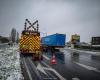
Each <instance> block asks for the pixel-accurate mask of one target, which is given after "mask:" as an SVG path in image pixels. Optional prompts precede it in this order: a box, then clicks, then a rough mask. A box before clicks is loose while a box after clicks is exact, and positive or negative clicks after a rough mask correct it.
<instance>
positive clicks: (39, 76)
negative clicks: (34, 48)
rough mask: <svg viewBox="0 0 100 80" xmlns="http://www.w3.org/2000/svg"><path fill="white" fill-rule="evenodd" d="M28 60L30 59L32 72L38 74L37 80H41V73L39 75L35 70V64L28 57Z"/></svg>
mask: <svg viewBox="0 0 100 80" xmlns="http://www.w3.org/2000/svg"><path fill="white" fill-rule="evenodd" d="M28 60H29V61H30V63H31V65H32V67H33V69H34V72H35V73H36V75H37V76H38V78H39V80H43V79H42V77H41V75H40V74H39V72H38V71H37V69H36V66H35V65H34V63H33V62H32V61H31V60H30V58H28Z"/></svg>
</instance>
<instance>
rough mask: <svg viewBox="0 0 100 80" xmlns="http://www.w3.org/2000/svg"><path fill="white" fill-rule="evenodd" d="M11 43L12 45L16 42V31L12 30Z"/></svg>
mask: <svg viewBox="0 0 100 80" xmlns="http://www.w3.org/2000/svg"><path fill="white" fill-rule="evenodd" d="M11 41H12V42H13V43H14V42H15V41H16V29H15V28H12V30H11Z"/></svg>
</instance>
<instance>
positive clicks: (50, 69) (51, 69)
mask: <svg viewBox="0 0 100 80" xmlns="http://www.w3.org/2000/svg"><path fill="white" fill-rule="evenodd" d="M43 69H44V70H49V71H52V72H54V73H55V74H56V75H57V76H58V77H59V78H60V79H61V80H66V79H65V78H64V77H62V76H61V75H60V74H59V73H58V72H57V71H56V70H54V69H53V68H45V67H43Z"/></svg>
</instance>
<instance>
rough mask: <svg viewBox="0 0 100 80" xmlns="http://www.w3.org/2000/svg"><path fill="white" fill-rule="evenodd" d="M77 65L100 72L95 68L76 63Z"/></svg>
mask: <svg viewBox="0 0 100 80" xmlns="http://www.w3.org/2000/svg"><path fill="white" fill-rule="evenodd" d="M75 63H76V64H77V65H79V66H81V67H84V68H86V69H88V70H92V71H96V72H100V71H99V70H98V69H97V68H94V67H91V66H87V65H84V64H81V63H78V62H75Z"/></svg>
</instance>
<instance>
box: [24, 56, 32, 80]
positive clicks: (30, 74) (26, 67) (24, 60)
mask: <svg viewBox="0 0 100 80" xmlns="http://www.w3.org/2000/svg"><path fill="white" fill-rule="evenodd" d="M23 62H24V64H25V67H26V71H27V73H28V76H29V79H30V80H32V77H31V74H30V72H29V70H28V66H27V64H26V62H25V58H24V60H23Z"/></svg>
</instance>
